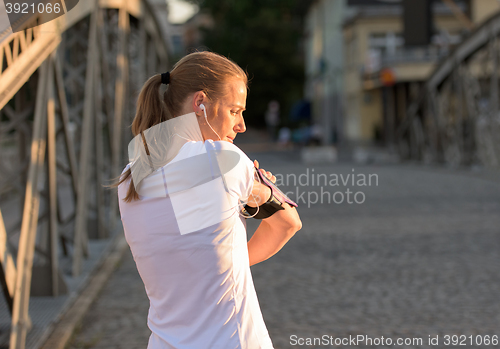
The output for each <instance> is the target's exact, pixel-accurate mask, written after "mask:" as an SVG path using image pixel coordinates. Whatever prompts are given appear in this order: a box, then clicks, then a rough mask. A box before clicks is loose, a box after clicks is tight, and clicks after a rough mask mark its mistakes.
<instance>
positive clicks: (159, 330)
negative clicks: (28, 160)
mask: <svg viewBox="0 0 500 349" xmlns="http://www.w3.org/2000/svg"><path fill="white" fill-rule="evenodd" d="M162 84H165V85H167V87H166V90H165V92H164V93H163V95H162V96H161V97H160V86H161V85H162ZM246 98H247V76H246V74H245V72H244V71H243V70H242V69H241V68H240V67H239V66H238V65H237V64H235V63H234V62H232V61H231V60H229V59H227V58H225V57H223V56H220V55H218V54H215V53H210V52H196V53H192V54H189V55H187V56H185V57H183V58H182V59H181V60H180V61H179V62H177V64H175V66H174V67H173V69H172V71H170V72H168V73H164V74H158V75H155V76H153V77H151V78H150V79H149V80H148V81H147V82H146V83H145V84H144V86H143V88H142V90H141V93H140V95H139V98H138V101H137V112H136V116H135V118H134V121H133V123H132V132H133V134H134V139H133V140H132V142H131V145H130V146H129V156H130V163H129V164H128V165H127V167H126V168H125V169H124V171H123V173H122V176H121V178H120V182H119V184H118V196H119V203H120V213H121V219H122V222H123V228H124V232H125V237H126V240H127V242H128V244H129V246H130V249H131V251H132V254H133V256H134V260H135V262H136V265H137V269H138V271H139V274H140V276H141V278H142V281H143V282H144V286H145V289H146V293H147V295H148V297H149V300H150V308H149V313H148V326H149V328H150V329H151V332H152V333H151V336H150V339H149V345H148V349H167V348H169V349H170V348H176V349H198V348H199V349H201V348H217V349H226V348H244V349H247V348H248V349H254V348H265V349H268V348H273V345H272V342H271V339H270V337H269V334H268V332H267V329H266V326H265V324H264V320H263V318H262V314H261V311H260V307H259V304H258V300H257V295H256V292H255V288H254V285H253V281H252V276H251V273H250V266H251V265H253V264H256V263H259V262H262V261H264V260H266V259H267V258H269V257H271V256H273V255H274V254H275V253H277V252H278V251H279V250H280V249H281V248H282V247H283V245H284V244H286V242H287V241H288V240H289V239H290V238H291V237H292V236H293V235H294V234H295V232H296V231H298V230H299V229H300V228H301V221H300V218H299V216H298V214H297V211H296V209H295V207H294V206H293V205H291V204H288V203H287V202H284V201H283V200H281V202H279V204H280V205H279V207H278V208H277V209H275V210H274V211H273V210H272V211H273V212H272V213H273V214H272V215H270V216H269V215H267V218H264V219H262V221H261V224H260V225H259V228H258V229H257V231H256V232H255V233H254V235H253V237H252V238H251V239H250V241H248V242H247V236H246V223H245V218H244V216H243V215H242V212H244V211H246V210H245V209H244V208H246V209H247V210H248V211H251V210H252V209H255V210H254V211H257V212H258V211H259V208H260V210H261V211H262V212H264V211H265V210H264V208H265V205H264V204H263V203H266V204H268V203H269V202H270V201H269V200H270V198H272V197H273V191H272V190H271V189H270V186H269V185H266V184H265V182H264V181H262V180H257V179H258V178H257V177H258V176H255V167H258V164H257V163H253V162H252V161H251V160H250V159H249V158H248V157H247V156H246V155H245V154H244V153H243V152H242V151H241V150H240V149H239V148H238V147H236V146H235V145H234V144H232V143H233V140H234V138H235V137H236V135H237V134H238V133H242V132H245V129H246V127H245V121H244V119H243V112H244V110H245V107H246ZM260 171H262V173H263V174H264V175H265V176H266V177H267V179H269V180H271V181H275V180H276V179H275V177H274V176H273V175H272V174H271V173H270V172H267V171H264V170H262V169H261V170H260ZM260 178H263V177H262V176H261V177H260ZM271 187H272V185H271ZM247 215H248V212H247ZM253 215H255V214H253Z"/></svg>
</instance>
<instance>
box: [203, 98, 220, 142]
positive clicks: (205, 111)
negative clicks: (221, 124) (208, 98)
mask: <svg viewBox="0 0 500 349" xmlns="http://www.w3.org/2000/svg"><path fill="white" fill-rule="evenodd" d="M200 109H201V110H203V113H204V114H205V120H206V121H207V124H208V126H210V128H211V129H212V131H214V133H215V134H216V135H217V137H219V140H220V141H221V140H222V139H221V138H220V136H219V134H218V133H217V132H215V130H214V129H213V127H212V126H211V125H210V123H209V122H208V117H207V108H205V106H204V105H203V104H200Z"/></svg>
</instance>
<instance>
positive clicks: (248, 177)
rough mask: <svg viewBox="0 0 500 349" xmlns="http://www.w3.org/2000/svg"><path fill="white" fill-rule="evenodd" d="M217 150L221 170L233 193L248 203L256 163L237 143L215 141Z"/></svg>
mask: <svg viewBox="0 0 500 349" xmlns="http://www.w3.org/2000/svg"><path fill="white" fill-rule="evenodd" d="M213 143H214V146H215V149H216V151H217V161H218V163H219V166H220V171H221V173H222V174H223V176H224V180H225V182H226V184H227V186H228V189H229V191H230V193H231V195H233V196H236V197H237V198H238V199H239V200H240V201H242V202H244V203H246V202H247V201H248V197H249V196H250V193H251V192H252V189H253V185H254V171H255V170H254V168H255V167H254V165H253V162H252V160H250V158H249V157H248V156H247V155H246V154H245V153H244V152H243V151H242V150H241V149H240V148H238V147H237V146H236V145H234V144H232V143H229V142H224V141H217V142H213Z"/></svg>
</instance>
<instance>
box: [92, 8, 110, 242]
mask: <svg viewBox="0 0 500 349" xmlns="http://www.w3.org/2000/svg"><path fill="white" fill-rule="evenodd" d="M99 11H100V10H99ZM97 23H98V24H99V21H98V22H97ZM101 54H104V53H103V52H101V50H100V49H99V45H96V56H95V65H94V82H95V89H94V115H95V118H96V119H95V157H96V163H95V172H96V173H95V174H96V176H95V180H96V198H97V199H96V201H97V202H96V210H97V229H98V232H97V236H98V237H99V238H100V239H104V238H105V237H106V236H107V235H108V234H107V230H106V225H105V215H104V192H103V187H102V184H103V183H102V172H103V170H104V168H103V165H104V158H103V152H104V145H103V140H102V120H101V113H102V103H101V101H102V93H101V92H102V91H101V87H102V84H101V82H102V79H101V69H100V59H99V58H100V55H101Z"/></svg>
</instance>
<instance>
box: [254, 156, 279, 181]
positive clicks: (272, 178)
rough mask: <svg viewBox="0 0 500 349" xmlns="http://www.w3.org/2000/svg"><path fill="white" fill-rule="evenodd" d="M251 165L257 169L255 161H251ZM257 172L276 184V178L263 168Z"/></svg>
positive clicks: (257, 165)
mask: <svg viewBox="0 0 500 349" xmlns="http://www.w3.org/2000/svg"><path fill="white" fill-rule="evenodd" d="M253 164H254V166H255V167H256V168H258V169H259V162H258V161H257V160H254V161H253ZM259 171H260V172H261V173H262V174H263V175H264V176H266V177H267V178H268V179H269V180H270V181H271V182H273V183H276V177H275V176H273V174H272V173H271V172H269V171H266V170H264V169H263V168H260V169H259Z"/></svg>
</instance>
